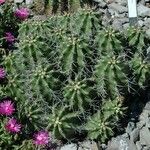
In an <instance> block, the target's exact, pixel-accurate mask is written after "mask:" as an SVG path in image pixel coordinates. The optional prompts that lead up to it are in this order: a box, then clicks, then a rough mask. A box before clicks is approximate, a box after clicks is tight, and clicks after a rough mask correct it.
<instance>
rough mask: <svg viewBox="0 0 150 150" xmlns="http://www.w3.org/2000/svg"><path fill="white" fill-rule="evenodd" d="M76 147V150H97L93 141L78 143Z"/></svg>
mask: <svg viewBox="0 0 150 150" xmlns="http://www.w3.org/2000/svg"><path fill="white" fill-rule="evenodd" d="M78 146H79V147H78V150H98V147H97V144H96V142H94V141H84V142H80V143H79V144H78ZM70 150H72V149H70Z"/></svg>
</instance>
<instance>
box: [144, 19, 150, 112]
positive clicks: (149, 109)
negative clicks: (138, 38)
mask: <svg viewBox="0 0 150 150" xmlns="http://www.w3.org/2000/svg"><path fill="white" fill-rule="evenodd" d="M149 21H150V18H149ZM147 51H149V52H150V47H149V48H148V49H147ZM144 110H148V111H150V102H148V103H147V104H146V106H145V108H144Z"/></svg>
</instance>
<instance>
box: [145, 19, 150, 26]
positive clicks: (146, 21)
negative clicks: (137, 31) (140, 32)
mask: <svg viewBox="0 0 150 150" xmlns="http://www.w3.org/2000/svg"><path fill="white" fill-rule="evenodd" d="M144 25H145V26H146V27H149V26H150V18H147V19H146V20H145V21H144Z"/></svg>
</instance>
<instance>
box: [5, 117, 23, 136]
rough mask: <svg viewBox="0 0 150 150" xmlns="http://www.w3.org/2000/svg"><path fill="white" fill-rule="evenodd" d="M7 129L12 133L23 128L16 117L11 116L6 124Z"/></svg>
mask: <svg viewBox="0 0 150 150" xmlns="http://www.w3.org/2000/svg"><path fill="white" fill-rule="evenodd" d="M5 129H6V130H7V131H8V132H11V133H18V132H20V130H21V125H20V124H19V123H18V122H17V120H16V119H14V118H11V119H10V120H8V122H7V123H6V125H5Z"/></svg>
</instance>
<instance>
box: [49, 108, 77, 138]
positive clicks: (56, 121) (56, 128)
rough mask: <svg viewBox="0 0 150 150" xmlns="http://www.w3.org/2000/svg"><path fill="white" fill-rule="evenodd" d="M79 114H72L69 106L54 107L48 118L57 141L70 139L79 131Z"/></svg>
mask: <svg viewBox="0 0 150 150" xmlns="http://www.w3.org/2000/svg"><path fill="white" fill-rule="evenodd" d="M78 117H79V112H77V111H76V112H71V111H70V108H69V107H68V106H62V107H58V106H54V107H52V112H51V114H50V115H49V116H48V126H47V129H50V130H51V131H52V133H53V135H54V136H55V138H57V139H62V138H65V139H68V140H69V136H70V138H71V137H72V136H73V134H74V133H75V132H76V130H77V125H78V121H79V119H78Z"/></svg>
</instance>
